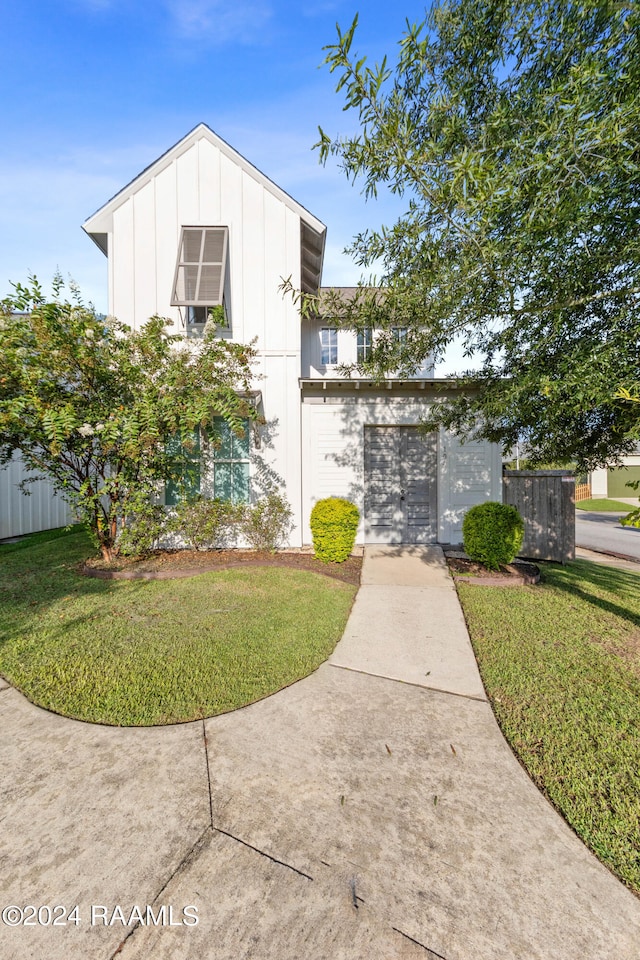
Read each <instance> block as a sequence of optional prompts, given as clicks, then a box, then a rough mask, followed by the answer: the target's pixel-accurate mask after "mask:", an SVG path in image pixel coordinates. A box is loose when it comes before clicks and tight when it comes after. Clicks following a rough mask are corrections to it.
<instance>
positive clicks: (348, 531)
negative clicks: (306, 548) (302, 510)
mask: <svg viewBox="0 0 640 960" xmlns="http://www.w3.org/2000/svg"><path fill="white" fill-rule="evenodd" d="M359 519H360V513H359V511H358V508H357V507H356V505H355V503H351V501H350V500H345V499H343V498H342V497H327V498H326V499H325V500H318V502H317V503H316V504H315V506H314V508H313V510H312V511H311V533H312V535H313V549H314V552H315V555H316V557H317V558H318V560H322V561H323V562H324V563H342V562H343V561H344V560H346V559H347V557H348V556H350V554H351V551H352V550H353V545H354V543H355V542H356V531H357V529H358V520H359Z"/></svg>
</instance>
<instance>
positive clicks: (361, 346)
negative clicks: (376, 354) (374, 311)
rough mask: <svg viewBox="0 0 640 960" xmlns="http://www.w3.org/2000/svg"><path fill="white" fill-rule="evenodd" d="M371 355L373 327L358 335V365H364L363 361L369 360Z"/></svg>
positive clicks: (366, 328)
mask: <svg viewBox="0 0 640 960" xmlns="http://www.w3.org/2000/svg"><path fill="white" fill-rule="evenodd" d="M370 354H371V327H365V328H364V330H362V332H361V333H359V334H358V339H357V360H358V363H362V361H363V360H368V359H369V356H370Z"/></svg>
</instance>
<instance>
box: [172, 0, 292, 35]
mask: <svg viewBox="0 0 640 960" xmlns="http://www.w3.org/2000/svg"><path fill="white" fill-rule="evenodd" d="M167 9H168V10H169V13H170V14H171V16H172V18H173V21H174V24H175V26H176V28H177V31H178V33H179V35H180V36H181V37H183V38H185V39H189V40H195V41H199V40H203V41H206V42H207V43H215V44H218V45H223V44H226V43H231V42H233V43H240V44H252V43H256V42H259V41H261V40H262V38H263V31H264V29H265V27H266V26H267V24H268V23H269V21H270V20H271V18H272V16H273V9H272V7H271V5H270V4H269V3H266V2H264V0H253V2H250V3H238V2H235V3H234V2H233V0H167Z"/></svg>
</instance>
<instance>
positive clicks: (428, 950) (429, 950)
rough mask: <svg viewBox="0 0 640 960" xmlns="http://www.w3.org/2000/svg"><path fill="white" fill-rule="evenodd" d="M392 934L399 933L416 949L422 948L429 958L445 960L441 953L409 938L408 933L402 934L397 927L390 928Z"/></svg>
mask: <svg viewBox="0 0 640 960" xmlns="http://www.w3.org/2000/svg"><path fill="white" fill-rule="evenodd" d="M391 929H392V930H393V932H394V933H399V934H400V936H401V937H404V938H405V940H409V941H410V942H411V943H415V945H416V946H417V947H422V949H423V950H426V952H427V953H428V954H429V956H430V957H437V958H438V960H447V958H446V957H444V956H443V955H442V954H441V953H436V951H435V950H432V949H431V947H425V945H424V943H420V941H419V940H414V938H413V937H410V936H409V934H408V933H403V931H402V930H398V928H397V927H391Z"/></svg>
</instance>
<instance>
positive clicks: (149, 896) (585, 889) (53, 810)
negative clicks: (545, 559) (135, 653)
mask: <svg viewBox="0 0 640 960" xmlns="http://www.w3.org/2000/svg"><path fill="white" fill-rule="evenodd" d="M0 725H1V726H0V729H1V730H2V744H3V747H2V765H1V770H2V789H1V802H2V806H1V813H0V816H1V818H2V819H1V821H0V839H1V854H0V855H1V858H2V863H1V865H0V866H1V872H0V891H1V893H2V898H1V899H2V906H3V907H5V908H6V907H10V906H11V905H14V906H15V907H16V908H19V909H16V910H14V911H13V912H12V911H6V910H5V913H4V915H3V916H4V918H5V919H4V922H0V956H1V957H2V958H4V960H26V958H36V960H45V958H46V960H57V958H60V960H62V958H65V960H74V958H83V960H98V958H100V960H110V958H114V957H116V956H117V957H119V958H122V960H142V958H144V960H148V958H151V960H156V958H157V960H165V958H166V960H169V958H171V960H195V958H198V960H214V958H215V960H227V958H228V960H240V958H256V960H257V958H277V960H288V958H291V960H293V958H295V960H300V958H305V960H329V958H332V960H333V958H344V960H360V958H362V960H365V958H366V960H369V958H374V960H375V958H380V960H383V958H384V960H393V958H414V957H415V958H424V957H436V958H438V957H439V958H445V960H480V958H481V960H489V958H500V960H501V958H504V960H507V958H508V960H516V958H517V960H525V958H526V960H534V958H540V960H554V958H557V960H574V958H575V960H588V958H593V960H596V958H597V960H606V958H611V960H614V958H615V960H637V958H638V956H639V950H638V944H640V901H638V900H637V899H636V898H635V897H633V896H632V895H631V894H630V893H629V892H628V891H627V890H626V889H625V888H624V887H623V886H622V885H621V884H620V883H619V882H618V881H617V880H616V879H615V878H614V877H613V876H612V875H611V874H610V873H609V872H608V871H607V870H606V869H605V868H604V867H603V866H601V865H600V864H599V863H598V862H597V861H596V859H595V858H594V857H593V856H592V855H591V854H590V853H588V851H587V850H586V848H585V847H584V846H583V845H582V843H581V842H580V841H579V840H578V839H577V838H576V837H575V835H574V834H573V833H572V832H571V830H570V829H569V828H568V827H567V826H566V825H565V823H564V821H562V820H561V819H560V818H559V817H558V816H557V814H556V813H555V812H554V810H553V809H552V808H551V807H550V805H549V804H548V803H547V802H546V801H545V800H544V799H543V797H542V796H541V795H540V794H539V793H538V792H537V790H536V789H535V788H534V787H533V786H532V784H531V782H530V781H529V779H528V778H527V776H526V775H525V773H524V771H523V770H522V768H521V767H520V766H519V764H518V763H517V761H516V760H515V759H514V757H513V755H512V754H511V752H510V750H509V748H508V747H507V745H506V743H505V741H504V740H503V738H502V736H501V734H500V732H499V730H498V728H497V726H496V723H495V721H494V718H493V714H492V712H491V709H490V707H489V705H488V703H487V702H486V699H485V695H484V691H483V689H482V684H481V682H480V678H479V676H478V673H477V669H476V665H475V660H474V657H473V653H472V651H471V647H470V644H469V640H468V637H467V633H466V629H465V625H464V621H463V618H462V615H461V611H460V608H459V605H458V601H457V597H456V594H455V590H454V588H453V584H452V581H451V580H450V578H449V577H448V574H447V572H446V568H445V566H444V563H443V559H442V554H441V552H440V551H439V550H438V549H437V548H415V549H398V550H393V549H387V550H384V549H382V548H376V549H372V550H367V552H366V554H365V566H364V573H363V586H362V587H361V589H360V591H359V594H358V597H357V599H356V602H355V605H354V608H353V611H352V615H351V617H350V620H349V623H348V626H347V630H346V633H345V637H344V639H343V640H342V641H341V642H340V644H338V646H337V648H336V650H335V653H334V655H333V656H332V657H331V659H330V660H329V661H328V662H327V663H326V664H324V665H323V666H322V667H321V668H320V669H319V670H318V671H316V673H315V674H313V675H312V676H310V677H308V678H307V679H306V680H303V681H301V682H299V683H297V684H294V685H293V686H292V687H290V688H288V689H286V690H284V691H281V692H280V693H278V694H276V695H274V696H272V697H270V698H268V699H266V700H263V701H262V702H260V703H257V704H254V705H253V706H250V707H247V708H245V709H243V710H240V711H237V712H235V713H232V714H228V715H226V716H223V717H218V718H214V719H211V720H207V721H204V722H198V723H190V724H184V725H181V726H173V727H164V728H152V729H115V728H107V727H99V726H92V725H87V724H82V723H78V722H75V721H72V720H67V719H64V718H62V717H57V716H53V715H51V714H48V713H46V712H45V711H43V710H40V709H38V708H36V707H34V706H32V705H31V704H29V703H28V702H27V701H26V700H25V699H24V698H23V697H22V696H21V695H20V694H18V693H17V692H16V691H14V690H12V689H11V688H8V687H7V686H6V685H3V689H2V690H0ZM76 904H77V905H78V910H77V911H76V913H75V914H71V918H72V919H69V917H70V914H69V912H70V911H71V909H72V907H73V906H74V905H76ZM40 905H48V906H50V907H52V908H53V907H59V908H60V909H59V910H58V911H57V919H58V921H59V922H58V923H56V924H55V925H54V924H53V922H52V921H53V915H52V916H51V918H50V917H49V914H48V912H47V910H43V911H40V914H38V913H37V912H35V910H34V911H33V913H32V911H31V910H25V909H24V908H25V907H27V906H33V907H34V908H35V907H38V906H40ZM117 908H119V909H117ZM163 908H164V909H163ZM64 911H66V913H64ZM54 913H56V911H54ZM196 918H197V921H198V922H197V924H195V923H194V920H195V919H196ZM25 920H31V921H32V922H29V923H27V924H25V923H24V921H25ZM75 920H77V923H76V922H75ZM15 921H19V925H17V926H10V925H9V924H10V923H11V922H15Z"/></svg>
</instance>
